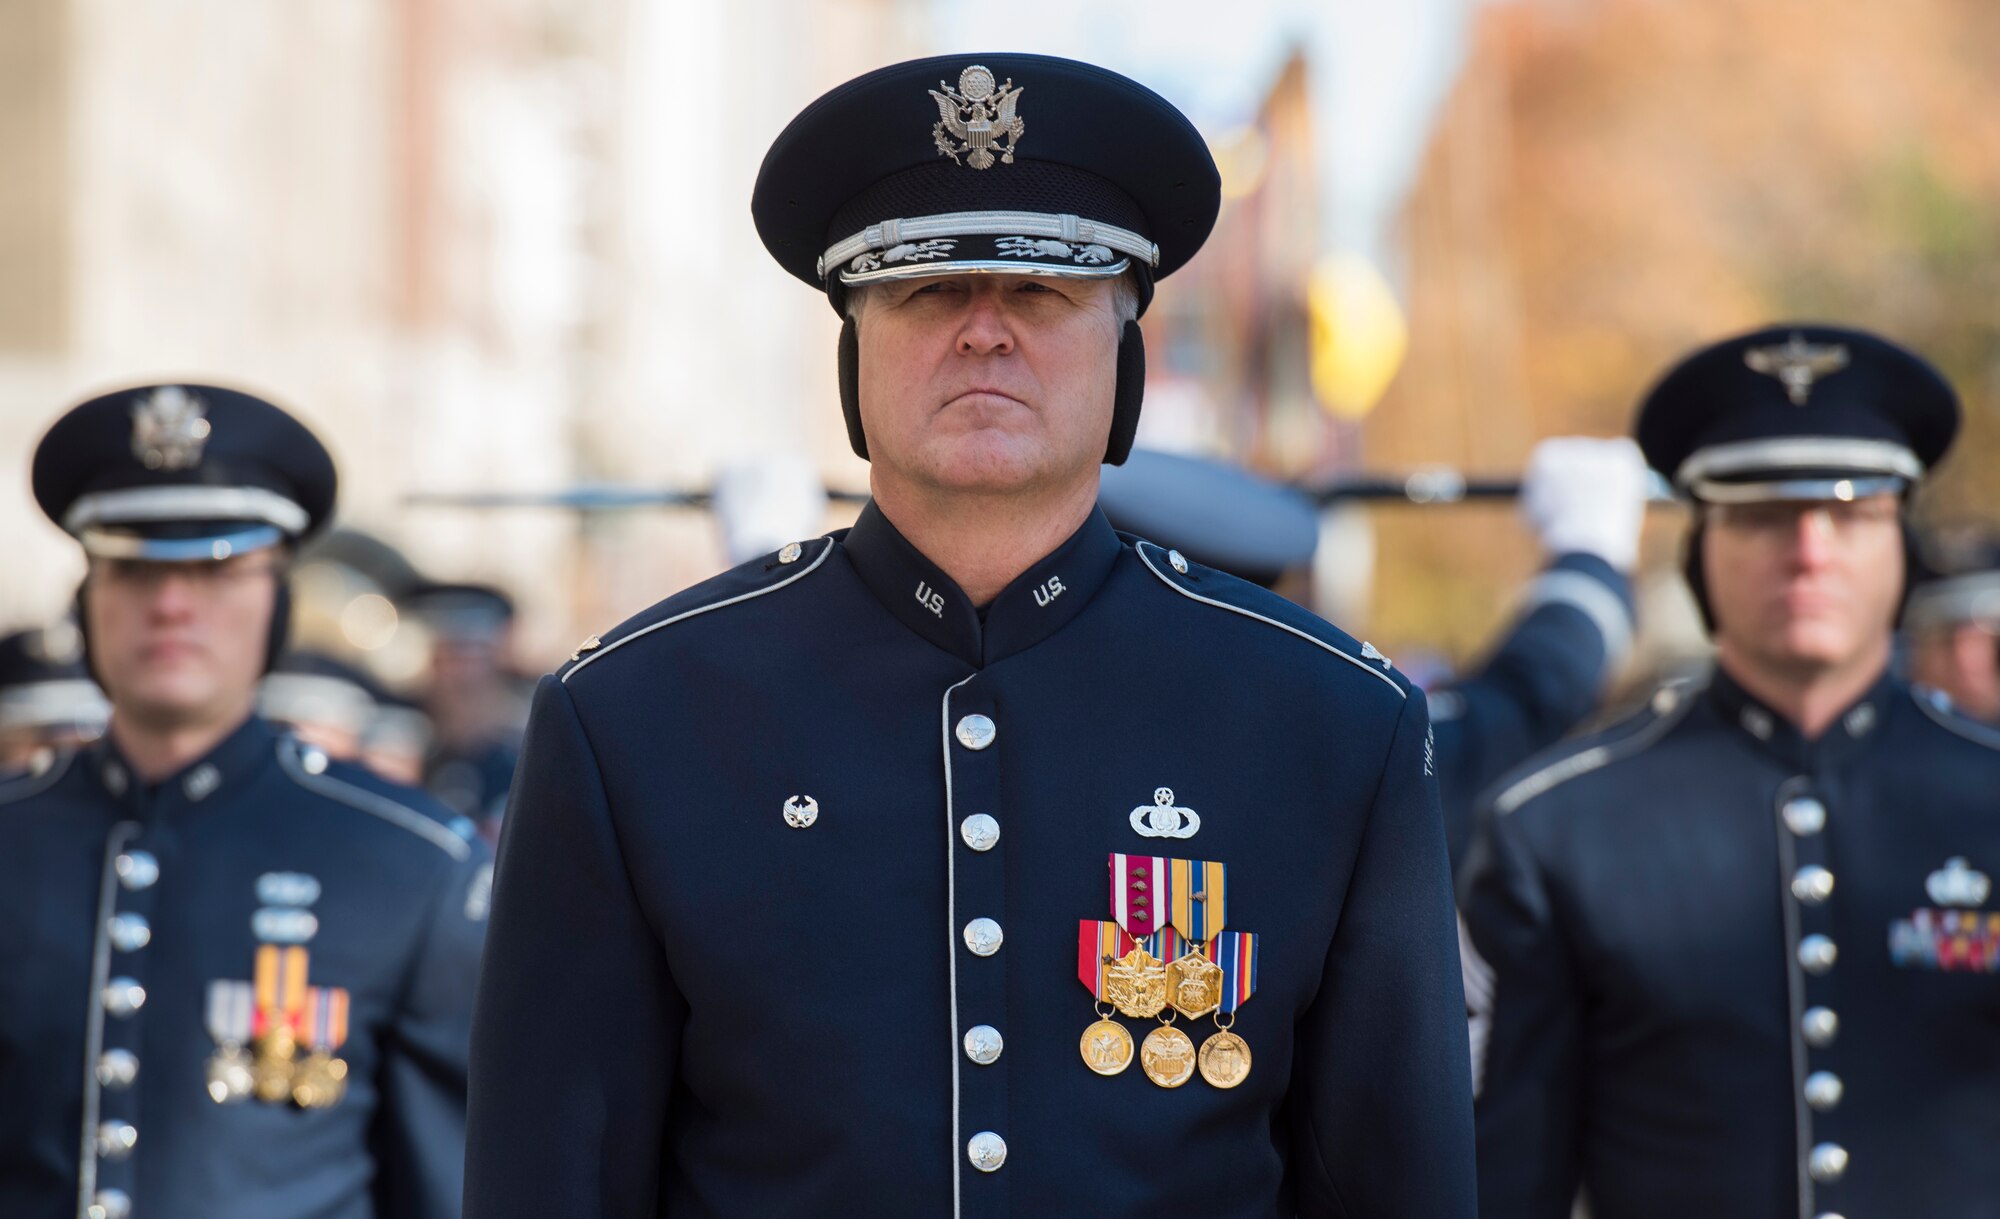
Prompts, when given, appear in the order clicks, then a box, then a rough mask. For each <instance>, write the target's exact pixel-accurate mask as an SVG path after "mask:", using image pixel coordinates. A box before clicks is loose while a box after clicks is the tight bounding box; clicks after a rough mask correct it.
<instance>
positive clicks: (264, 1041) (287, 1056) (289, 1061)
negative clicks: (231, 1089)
mask: <svg viewBox="0 0 2000 1219" xmlns="http://www.w3.org/2000/svg"><path fill="white" fill-rule="evenodd" d="M297 1054H298V1039H297V1038H295V1037H294V1036H293V1035H292V1030H291V1029H290V1028H289V1027H288V1026H286V1025H282V1024H280V1025H278V1026H277V1027H275V1028H273V1029H272V1030H271V1031H270V1032H268V1033H265V1034H264V1035H263V1036H262V1037H260V1038H258V1039H257V1060H256V1061H255V1062H254V1063H253V1064H251V1067H250V1075H251V1078H252V1079H253V1080H254V1081H255V1087H256V1091H257V1099H258V1100H261V1101H265V1102H267V1103H269V1104H277V1103H279V1102H281V1101H286V1100H290V1099H291V1096H292V1073H293V1071H294V1070H295V1069H296V1066H295V1063H294V1059H295V1058H296V1056H297Z"/></svg>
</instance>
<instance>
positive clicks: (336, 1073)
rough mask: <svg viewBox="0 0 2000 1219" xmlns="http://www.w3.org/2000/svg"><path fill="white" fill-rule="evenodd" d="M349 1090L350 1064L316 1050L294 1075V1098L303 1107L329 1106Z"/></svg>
mask: <svg viewBox="0 0 2000 1219" xmlns="http://www.w3.org/2000/svg"><path fill="white" fill-rule="evenodd" d="M346 1093H347V1063H346V1061H345V1060H343V1059H339V1058H335V1057H333V1056H332V1055H330V1054H328V1053H326V1051H324V1050H315V1051H314V1052H313V1053H312V1055H311V1056H310V1057H309V1058H307V1059H306V1060H305V1061H304V1062H302V1063H300V1064H299V1069H298V1072H297V1073H296V1074H295V1075H294V1076H293V1078H292V1100H293V1101H294V1102H296V1103H297V1105H298V1106H299V1108H301V1109H329V1108H332V1107H333V1106H334V1105H336V1104H339V1103H340V1098H341V1097H342V1096H344V1095H346Z"/></svg>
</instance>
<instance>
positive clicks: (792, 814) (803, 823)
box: [785, 796, 819, 830]
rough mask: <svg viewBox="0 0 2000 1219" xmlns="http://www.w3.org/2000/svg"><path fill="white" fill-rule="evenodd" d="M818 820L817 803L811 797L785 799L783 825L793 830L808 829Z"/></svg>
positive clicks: (788, 797) (789, 797) (787, 797)
mask: <svg viewBox="0 0 2000 1219" xmlns="http://www.w3.org/2000/svg"><path fill="white" fill-rule="evenodd" d="M818 820H819V801H817V800H815V799H813V798H812V797H811V796H786V797H785V824H786V825H789V826H791V827H792V828H793V829H795V830H803V829H809V828H811V826H812V823H813V822H815V821H818Z"/></svg>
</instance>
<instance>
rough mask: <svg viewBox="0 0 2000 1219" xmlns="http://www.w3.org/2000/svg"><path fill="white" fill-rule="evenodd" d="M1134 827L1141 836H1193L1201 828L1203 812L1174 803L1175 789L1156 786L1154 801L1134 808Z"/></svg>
mask: <svg viewBox="0 0 2000 1219" xmlns="http://www.w3.org/2000/svg"><path fill="white" fill-rule="evenodd" d="M1132 828H1133V829H1135V830H1137V831H1139V836H1140V837H1141V838H1192V837H1194V835H1195V831H1196V830H1199V829H1200V828H1201V814H1200V813H1197V812H1195V811H1194V810H1193V809H1191V808H1182V807H1180V806H1179V805H1177V804H1175V803H1174V789H1173V788H1171V787H1156V788H1154V789H1153V802H1152V803H1151V804H1142V805H1140V806H1139V807H1138V808H1135V809H1133V810H1132Z"/></svg>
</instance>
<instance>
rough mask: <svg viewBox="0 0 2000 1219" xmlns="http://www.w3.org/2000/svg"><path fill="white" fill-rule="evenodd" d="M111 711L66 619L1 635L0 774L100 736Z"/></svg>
mask: <svg viewBox="0 0 2000 1219" xmlns="http://www.w3.org/2000/svg"><path fill="white" fill-rule="evenodd" d="M109 714H110V708H109V707H107V706H106V705H105V702H104V692H103V691H102V690H99V689H98V688H97V683H96V682H94V681H92V680H90V674H88V673H86V672H84V668H83V644H82V639H81V637H80V636H79V635H78V634H77V630H76V625H75V624H74V623H72V622H70V621H69V620H67V619H64V620H62V621H60V622H56V623H53V624H51V625H49V626H45V627H33V628H30V629H28V630H24V631H15V632H14V633H13V634H11V635H7V636H6V637H4V638H0V775H4V774H5V773H6V772H8V771H14V770H26V769H31V768H33V767H36V766H42V765H46V764H47V763H48V762H49V761H51V760H53V758H54V756H55V755H56V754H57V753H60V752H61V751H62V750H64V749H69V748H75V747H76V746H79V745H83V744H87V743H88V742H90V741H94V740H96V739H97V738H98V737H100V736H102V735H103V734H104V721H105V718H106V717H107V716H108V715H109Z"/></svg>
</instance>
